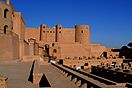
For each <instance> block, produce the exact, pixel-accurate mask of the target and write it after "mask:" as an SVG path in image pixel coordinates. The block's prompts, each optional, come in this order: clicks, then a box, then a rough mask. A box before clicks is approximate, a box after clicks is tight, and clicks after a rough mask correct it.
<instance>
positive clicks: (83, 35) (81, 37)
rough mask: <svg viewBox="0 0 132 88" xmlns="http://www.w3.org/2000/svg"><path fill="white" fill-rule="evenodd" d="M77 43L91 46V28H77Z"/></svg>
mask: <svg viewBox="0 0 132 88" xmlns="http://www.w3.org/2000/svg"><path fill="white" fill-rule="evenodd" d="M75 42H80V43H81V44H90V27H89V25H76V26H75Z"/></svg>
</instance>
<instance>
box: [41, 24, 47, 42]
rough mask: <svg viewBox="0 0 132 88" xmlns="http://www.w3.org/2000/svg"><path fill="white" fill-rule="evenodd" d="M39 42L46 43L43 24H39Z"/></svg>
mask: <svg viewBox="0 0 132 88" xmlns="http://www.w3.org/2000/svg"><path fill="white" fill-rule="evenodd" d="M40 41H44V42H47V32H46V25H45V24H41V26H40Z"/></svg>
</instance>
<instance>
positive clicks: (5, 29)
mask: <svg viewBox="0 0 132 88" xmlns="http://www.w3.org/2000/svg"><path fill="white" fill-rule="evenodd" d="M7 29H8V26H7V25H5V26H4V34H6V31H7Z"/></svg>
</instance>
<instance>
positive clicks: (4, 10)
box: [0, 0, 13, 34]
mask: <svg viewBox="0 0 132 88" xmlns="http://www.w3.org/2000/svg"><path fill="white" fill-rule="evenodd" d="M7 2H8V3H4V2H0V21H1V22H0V33H4V34H8V33H11V31H12V30H13V19H12V18H13V9H12V7H11V6H10V5H9V0H7Z"/></svg>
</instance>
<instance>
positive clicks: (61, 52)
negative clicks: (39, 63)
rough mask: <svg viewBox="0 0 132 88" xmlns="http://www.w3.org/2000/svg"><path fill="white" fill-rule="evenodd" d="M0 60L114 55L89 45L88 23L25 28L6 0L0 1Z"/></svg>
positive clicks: (22, 20)
mask: <svg viewBox="0 0 132 88" xmlns="http://www.w3.org/2000/svg"><path fill="white" fill-rule="evenodd" d="M0 20H1V21H0V33H1V35H0V40H1V43H0V59H1V60H13V59H15V60H17V59H20V60H26V59H30V57H31V56H40V57H43V56H44V54H45V53H46V54H47V55H48V56H51V57H54V58H55V59H64V58H67V57H70V58H74V57H87V58H92V57H94V58H97V57H101V56H102V57H110V56H111V57H117V56H118V53H114V52H112V51H111V49H109V48H106V47H104V46H101V45H100V44H91V42H90V27H89V25H75V28H63V26H62V25H60V24H58V25H56V26H55V27H48V26H47V25H45V24H41V26H40V27H38V28H26V27H25V25H26V23H25V20H24V18H23V16H22V13H21V12H17V11H16V10H15V8H14V7H13V6H12V5H11V2H10V0H7V1H6V3H3V2H2V0H0Z"/></svg>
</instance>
